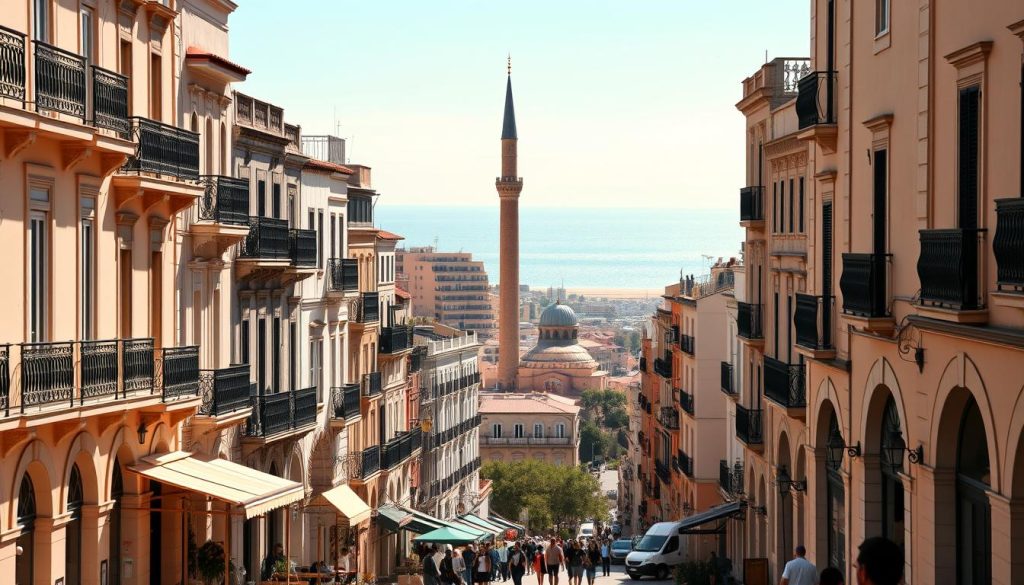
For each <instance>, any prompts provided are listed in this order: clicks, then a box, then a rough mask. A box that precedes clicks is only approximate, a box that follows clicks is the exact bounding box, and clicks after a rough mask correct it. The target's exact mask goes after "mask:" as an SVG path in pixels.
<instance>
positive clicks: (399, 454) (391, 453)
mask: <svg viewBox="0 0 1024 585" xmlns="http://www.w3.org/2000/svg"><path fill="white" fill-rule="evenodd" d="M419 444H420V430H419V429H413V430H411V431H406V432H404V433H399V435H398V436H397V437H395V438H394V439H391V440H390V441H388V442H387V443H385V444H384V445H383V446H382V447H381V455H380V459H381V468H383V469H394V468H396V467H398V466H400V465H402V463H405V462H406V461H408V460H409V458H410V457H412V454H413V451H415V450H416V449H417V448H418V447H419Z"/></svg>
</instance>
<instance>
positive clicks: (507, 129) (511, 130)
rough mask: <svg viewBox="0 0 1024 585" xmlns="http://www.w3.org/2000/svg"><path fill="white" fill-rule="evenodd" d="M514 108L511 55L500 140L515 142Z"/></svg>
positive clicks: (516, 137)
mask: <svg viewBox="0 0 1024 585" xmlns="http://www.w3.org/2000/svg"><path fill="white" fill-rule="evenodd" d="M518 138H519V137H518V136H517V135H516V108H515V106H514V105H513V103H512V55H509V57H508V80H507V81H506V82H505V119H504V120H503V121H502V124H501V139H502V140H517V139H518Z"/></svg>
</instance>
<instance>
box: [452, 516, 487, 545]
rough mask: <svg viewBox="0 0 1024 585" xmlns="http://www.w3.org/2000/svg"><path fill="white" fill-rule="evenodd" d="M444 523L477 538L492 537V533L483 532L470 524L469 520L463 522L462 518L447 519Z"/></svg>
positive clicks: (485, 538)
mask: <svg viewBox="0 0 1024 585" xmlns="http://www.w3.org/2000/svg"><path fill="white" fill-rule="evenodd" d="M445 524H446V525H448V526H452V527H454V528H457V529H459V530H461V531H463V532H468V533H470V534H472V535H473V536H475V537H477V539H478V540H493V539H494V535H493V534H491V533H490V532H484V531H483V530H482V529H480V528H478V527H476V526H474V525H472V524H470V523H469V522H464V521H462V520H447V521H446V522H445Z"/></svg>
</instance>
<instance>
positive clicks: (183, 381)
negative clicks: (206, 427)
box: [157, 345, 199, 402]
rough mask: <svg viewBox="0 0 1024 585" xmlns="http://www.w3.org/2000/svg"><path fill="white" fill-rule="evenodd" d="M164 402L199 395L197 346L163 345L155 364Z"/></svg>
mask: <svg viewBox="0 0 1024 585" xmlns="http://www.w3.org/2000/svg"><path fill="white" fill-rule="evenodd" d="M157 378H158V380H159V381H158V386H159V387H160V391H161V395H162V396H163V400H164V402H169V401H174V400H177V399H179V398H189V397H193V396H198V395H199V346H197V345H191V346H185V347H165V348H163V349H161V350H160V360H159V363H158V364H157Z"/></svg>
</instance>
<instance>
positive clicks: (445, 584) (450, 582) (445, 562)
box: [438, 544, 462, 585]
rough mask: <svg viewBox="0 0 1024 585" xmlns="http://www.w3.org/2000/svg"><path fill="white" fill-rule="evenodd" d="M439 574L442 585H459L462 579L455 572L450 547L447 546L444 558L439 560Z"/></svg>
mask: <svg viewBox="0 0 1024 585" xmlns="http://www.w3.org/2000/svg"><path fill="white" fill-rule="evenodd" d="M438 570H439V571H440V573H441V584H442V585H459V584H460V583H462V577H461V576H460V575H459V574H458V573H456V572H455V565H454V564H453V563H452V545H450V544H449V545H447V546H446V547H445V550H444V558H443V559H441V566H440V567H439V568H438Z"/></svg>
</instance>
